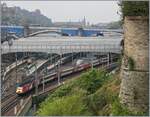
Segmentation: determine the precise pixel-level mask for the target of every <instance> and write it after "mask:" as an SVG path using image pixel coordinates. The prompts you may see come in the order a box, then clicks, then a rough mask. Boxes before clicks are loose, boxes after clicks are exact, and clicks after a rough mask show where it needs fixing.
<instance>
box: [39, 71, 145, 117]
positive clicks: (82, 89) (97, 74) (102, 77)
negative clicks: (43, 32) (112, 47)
mask: <svg viewBox="0 0 150 117" xmlns="http://www.w3.org/2000/svg"><path fill="white" fill-rule="evenodd" d="M120 82H121V80H120V78H119V72H118V73H115V74H107V72H105V71H103V70H91V71H89V72H86V73H83V74H82V75H81V77H79V78H77V79H72V80H71V81H68V82H67V83H66V84H65V85H63V86H61V87H60V88H58V89H57V90H56V91H54V92H53V93H51V94H49V96H48V98H46V100H45V101H43V102H42V103H41V104H40V106H39V109H38V111H37V113H36V114H37V115H38V116H93V115H94V116H109V115H115V116H116V115H143V113H136V112H131V111H129V110H128V109H127V108H126V107H125V106H123V105H122V104H120V103H119V97H118V94H119V89H120Z"/></svg>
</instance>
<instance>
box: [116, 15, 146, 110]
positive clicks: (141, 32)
mask: <svg viewBox="0 0 150 117" xmlns="http://www.w3.org/2000/svg"><path fill="white" fill-rule="evenodd" d="M148 52H149V22H148V18H147V17H140V16H138V17H126V18H125V21H124V56H123V59H122V66H121V74H120V77H121V78H122V83H121V89H120V94H119V97H120V99H121V103H123V104H125V105H127V106H128V107H129V109H131V110H135V111H147V110H148V103H149V101H148V100H149V53H148ZM129 58H130V60H132V61H133V63H134V65H133V68H132V69H130V68H129V64H130V62H129Z"/></svg>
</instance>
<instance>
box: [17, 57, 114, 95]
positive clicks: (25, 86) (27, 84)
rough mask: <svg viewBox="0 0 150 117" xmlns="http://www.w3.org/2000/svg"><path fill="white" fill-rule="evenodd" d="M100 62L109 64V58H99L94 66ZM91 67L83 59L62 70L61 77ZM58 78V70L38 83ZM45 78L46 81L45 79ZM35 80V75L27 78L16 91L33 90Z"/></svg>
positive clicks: (21, 92)
mask: <svg viewBox="0 0 150 117" xmlns="http://www.w3.org/2000/svg"><path fill="white" fill-rule="evenodd" d="M100 64H107V60H106V59H105V58H104V59H103V61H99V60H95V61H93V66H94V67H96V66H98V65H100ZM91 67H92V65H91V63H83V61H81V60H79V61H78V62H77V64H76V65H75V66H74V67H71V68H69V69H65V70H62V71H61V72H60V75H61V77H64V76H67V75H70V74H73V73H76V72H79V71H84V70H87V69H89V68H91ZM114 67H116V66H114ZM57 78H58V74H57V72H55V73H52V74H50V75H47V76H45V77H44V78H39V81H38V85H40V84H42V83H43V82H45V83H46V82H50V81H53V80H55V79H57ZM43 79H44V81H43ZM35 82H36V81H35V78H34V76H32V77H30V78H27V80H24V81H23V82H22V83H20V84H19V85H18V86H17V88H16V93H17V94H19V95H20V94H25V93H27V92H29V91H30V90H32V89H33V88H34V87H35Z"/></svg>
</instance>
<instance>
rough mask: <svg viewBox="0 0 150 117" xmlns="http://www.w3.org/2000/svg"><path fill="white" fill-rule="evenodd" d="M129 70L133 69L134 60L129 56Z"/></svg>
mask: <svg viewBox="0 0 150 117" xmlns="http://www.w3.org/2000/svg"><path fill="white" fill-rule="evenodd" d="M128 64H129V70H133V69H134V61H133V59H132V58H131V57H129V58H128Z"/></svg>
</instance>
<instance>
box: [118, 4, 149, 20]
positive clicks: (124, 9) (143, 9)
mask: <svg viewBox="0 0 150 117" xmlns="http://www.w3.org/2000/svg"><path fill="white" fill-rule="evenodd" d="M118 5H119V6H120V12H121V14H122V18H123V19H124V17H125V16H149V1H120V2H119V3H118Z"/></svg>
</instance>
